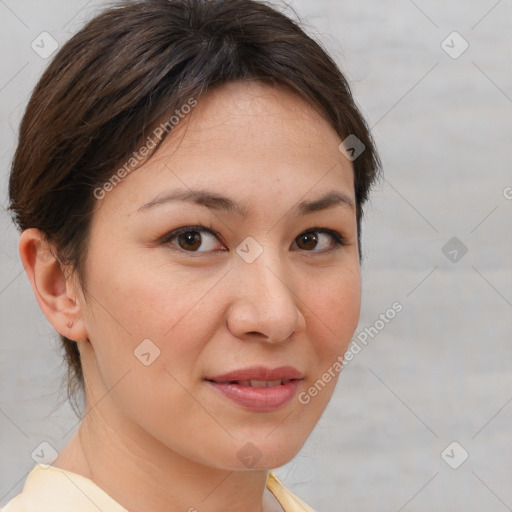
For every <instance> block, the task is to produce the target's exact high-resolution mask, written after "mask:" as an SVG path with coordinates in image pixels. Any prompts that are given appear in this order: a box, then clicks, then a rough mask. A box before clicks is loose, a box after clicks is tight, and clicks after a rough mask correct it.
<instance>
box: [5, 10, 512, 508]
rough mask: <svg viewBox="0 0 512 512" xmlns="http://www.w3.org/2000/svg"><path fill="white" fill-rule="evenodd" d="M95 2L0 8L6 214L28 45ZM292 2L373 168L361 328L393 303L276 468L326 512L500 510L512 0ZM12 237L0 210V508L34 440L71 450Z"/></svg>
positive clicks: (43, 331)
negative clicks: (302, 441)
mask: <svg viewBox="0 0 512 512" xmlns="http://www.w3.org/2000/svg"><path fill="white" fill-rule="evenodd" d="M98 5H101V3H98V2H96V4H95V3H94V2H86V1H85V0H72V1H70V0H68V1H44V2H42V1H36V0H25V1H19V0H18V1H16V0H0V20H1V25H0V48H1V51H2V66H1V69H0V72H1V75H0V109H1V122H0V141H1V153H0V158H1V164H2V165H1V171H0V172H1V175H0V178H1V179H0V188H1V202H2V205H6V202H7V186H6V185H7V178H8V171H9V164H10V159H11V157H12V154H13V150H14V148H15V141H16V135H15V132H16V129H17V126H18V123H19V121H20V117H21V115H22V112H23V109H24V107H25V105H26V102H27V99H28V97H29V94H30V91H31V89H32V88H33V86H34V85H35V83H36V81H37V78H38V77H39V76H40V74H41V72H42V70H43V68H44V66H45V64H46V62H47V61H45V60H44V59H42V58H41V57H40V56H38V55H37V54H36V53H35V52H34V51H33V50H32V49H31V46H30V45H31V42H32V41H33V40H34V39H35V38H36V37H37V36H38V35H39V34H40V33H41V32H43V31H47V32H49V33H51V35H52V36H53V37H54V38H55V39H56V40H57V41H58V42H59V43H63V42H64V41H65V40H66V39H67V38H68V37H69V36H70V35H71V34H72V33H74V32H75V31H76V30H77V29H78V28H79V27H80V26H81V25H82V23H83V22H84V20H86V19H88V18H90V17H91V16H92V15H93V14H94V12H96V10H97V9H98ZM292 6H293V8H294V9H295V10H296V11H297V12H298V14H299V15H300V16H301V17H302V18H304V20H305V22H306V23H307V24H308V25H311V26H312V27H314V32H315V34H316V37H317V38H319V39H320V40H321V41H322V42H323V44H324V45H325V46H326V47H327V49H328V50H329V51H330V52H331V53H332V54H333V56H334V57H335V58H336V60H337V61H338V63H339V64H340V65H341V66H342V69H343V70H344V71H345V72H346V74H347V77H348V78H349V80H350V81H351V83H352V84H353V91H354V93H355V96H356V99H357V101H358V103H359V104H360V105H361V106H362V109H363V112H364V113H365V115H366V116H367V118H368V120H369V123H370V125H371V126H372V127H373V129H374V134H375V137H376V141H377V144H378V147H379V149H380V152H381V155H382V159H383V163H384V180H383V181H382V182H381V183H380V185H379V186H378V187H377V188H376V190H375V192H374V195H373V199H372V201H371V203H370V204H369V205H368V208H367V213H366V220H365V224H364V231H363V239H364V251H365V258H366V259H365V262H364V267H363V309H362V315H361V321H360V325H359V327H358V330H357V333H359V332H360V331H363V330H364V329H365V328H366V327H369V326H372V325H374V323H375V321H376V320H378V318H379V315H380V314H381V313H385V311H386V310H387V309H388V308H389V307H390V306H391V304H392V303H393V302H395V301H399V302H400V303H401V304H402V305H403V311H402V312H401V313H399V314H398V315H397V316H396V317H395V319H393V320H392V321H391V322H390V323H389V324H387V325H386V326H385V327H384V328H383V329H382V330H380V332H379V333H378V335H377V336H375V337H374V338H373V339H372V338H370V342H369V343H368V345H367V346H366V347H364V348H363V350H362V351H361V352H360V353H359V354H357V356H356V357H355V359H354V360H352V361H351V362H350V364H349V365H348V366H347V367H346V368H345V369H344V370H343V371H342V374H341V376H340V380H339V383H338V387H337V389H336V392H335V394H334V397H333V399H332V401H331V403H330V405H329V407H328V409H327V410H326V412H325V414H324V415H323V416H322V418H321V421H320V422H319V424H318V426H317V428H316V429H315V431H314V432H313V434H312V435H311V437H310V438H309V440H308V442H307V443H306V445H305V446H304V447H303V449H302V450H301V452H300V453H299V454H298V455H297V457H295V459H294V460H293V461H291V462H290V463H289V464H287V465H285V466H283V467H281V468H279V469H278V470H277V471H276V474H277V475H278V476H279V477H281V478H282V480H283V481H284V482H285V483H286V484H287V485H288V486H289V487H290V489H292V490H293V491H294V492H296V493H297V494H298V495H299V496H301V497H302V498H303V499H304V500H305V501H306V502H308V503H309V504H310V505H311V506H312V507H314V508H315V509H317V510H318V511H323V512H335V511H336V512H338V511H339V510H350V511H369V510H379V511H401V510H405V511H417V512H422V511H427V510H428V511H431V510H464V511H466V512H473V511H475V512H476V511H478V512H480V511H482V510H485V511H486V512H493V511H496V512H502V511H505V510H512V486H511V481H512V436H511V435H510V432H511V424H512V372H511V370H510V366H511V360H512V343H511V337H510V328H511V326H512V320H511V318H512V315H511V313H512V286H511V285H512V272H511V271H510V267H511V261H512V259H511V255H512V237H511V233H512V229H511V228H512V221H511V219H512V215H511V214H512V200H511V199H507V198H506V197H505V196H506V190H509V191H510V192H511V193H510V194H509V195H508V197H510V196H511V195H512V189H507V188H506V187H512V173H511V171H510V156H511V155H510V149H511V139H512V126H511V125H512V122H511V120H512V116H511V114H512V75H511V63H512V55H511V53H512V52H511V44H510V43H511V37H510V36H511V31H510V29H511V25H512V21H511V20H512V17H511V14H512V2H511V1H510V0H501V1H496V0H488V1H487V0H485V1H484V0H471V1H468V0H464V1H463V0H459V1H432V0H428V1H427V0H423V1H421V0H416V1H415V2H413V1H412V0H411V1H408V0H400V1H398V0H396V1H386V2H382V1H378V0H364V1H359V2H353V1H351V2H349V1H348V0H347V1H345V0H341V1H334V0H331V1H328V0H324V1H319V0H315V1H313V0H300V1H299V0H296V1H294V2H293V3H292ZM453 31H457V32H459V33H460V34H461V36H462V37H463V38H464V39H465V40H466V41H467V43H468V44H469V47H468V49H467V50H466V51H465V52H464V53H463V54H462V55H460V56H459V57H458V58H452V57H450V56H449V55H448V54H447V53H446V52H445V51H444V50H443V48H442V46H441V44H442V41H443V40H445V39H446V38H447V36H448V35H449V34H451V33H452V32H453ZM445 44H448V45H449V46H452V47H453V48H451V50H450V51H451V52H452V53H453V52H456V51H458V50H459V49H460V48H462V47H461V44H460V41H457V39H456V38H455V39H454V38H453V36H452V37H451V38H448V40H447V43H445ZM504 192H505V193H504ZM452 237H457V238H458V239H459V241H460V242H459V244H460V243H462V244H464V246H466V247H467V253H466V254H465V255H464V256H463V257H462V258H461V257H460V255H461V251H460V250H459V251H458V253H457V258H458V259H457V261H451V260H450V259H449V258H448V257H447V256H446V255H445V254H444V253H443V251H442V248H443V246H444V245H445V244H446V243H447V242H448V240H450V239H451V238H452ZM17 238H18V235H17V233H16V231H15V229H14V228H13V226H12V224H11V222H10V219H9V217H8V215H7V214H5V211H2V212H1V215H0V243H1V247H0V265H1V267H0V336H1V343H2V345H1V361H0V429H1V437H0V504H1V505H4V504H5V503H6V502H7V501H8V500H9V499H10V498H12V497H13V496H14V495H15V494H17V493H18V492H20V491H21V489H22V485H23V481H24V479H25V477H26V474H27V472H28V471H29V470H30V469H31V468H32V467H33V465H34V461H33V460H32V459H31V457H30V454H31V452H32V451H33V450H34V448H35V447H36V446H37V445H38V444H39V443H40V442H42V441H48V442H50V443H51V444H52V445H54V446H56V447H58V448H61V447H63V446H64V445H65V444H66V442H67V440H68V439H69V438H70V436H71V434H72V430H74V428H75V427H76V424H77V420H76V417H75V416H74V415H73V413H72V411H71V409H70V407H69V406H68V405H67V404H66V403H65V402H63V399H64V393H63V391H62V389H63V388H62V387H61V386H60V382H61V378H62V365H61V362H60V358H59V355H58V344H57V342H56V341H55V337H54V336H53V334H52V329H51V327H50V326H49V324H48V322H47V321H46V319H45V318H44V316H43V314H42V313H41V312H40V310H39V307H38V305H37V303H36V301H35V298H34V296H33V294H32V291H31V288H30V285H29V282H28V279H27V278H26V276H25V274H24V273H23V272H22V267H21V264H20V262H19V258H18V253H17ZM460 247H462V246H460ZM459 249H460V248H459ZM450 250H452V249H450ZM445 252H447V251H445ZM453 441H457V442H458V443H459V445H460V446H461V447H462V448H460V447H456V448H455V449H454V451H453V452H452V451H450V450H448V454H449V456H450V457H448V458H446V460H449V461H450V462H451V463H452V465H454V464H455V463H457V462H460V460H461V458H460V457H461V454H462V453H463V452H462V449H464V450H466V451H467V452H468V454H469V458H468V459H467V460H466V461H465V462H464V463H463V464H462V465H460V466H459V467H458V468H457V469H452V468H451V467H450V466H449V465H448V464H447V463H446V462H445V460H443V458H442V456H441V452H443V450H444V449H445V448H446V447H447V446H448V445H449V444H450V443H451V442H453Z"/></svg>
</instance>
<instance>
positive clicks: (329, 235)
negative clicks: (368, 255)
mask: <svg viewBox="0 0 512 512" xmlns="http://www.w3.org/2000/svg"><path fill="white" fill-rule="evenodd" d="M295 243H296V244H297V247H298V248H299V249H302V250H304V251H309V252H321V253H326V252H329V251H331V250H334V249H338V248H339V247H340V246H343V245H346V242H345V238H344V237H343V236H342V235H341V234H340V233H338V232H337V231H333V230H331V229H313V230H309V231H304V233H301V234H300V235H299V236H298V237H297V238H295Z"/></svg>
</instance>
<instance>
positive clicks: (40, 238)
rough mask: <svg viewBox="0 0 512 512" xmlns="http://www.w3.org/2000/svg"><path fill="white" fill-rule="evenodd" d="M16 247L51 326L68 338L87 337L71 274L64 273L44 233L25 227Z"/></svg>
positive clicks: (80, 338) (77, 339)
mask: <svg viewBox="0 0 512 512" xmlns="http://www.w3.org/2000/svg"><path fill="white" fill-rule="evenodd" d="M18 249H19V254H20V258H21V261H22V264H23V267H24V268H25V272H26V273H27V277H28V278H29V280H30V284H31V285H32V290H33V292H34V295H35V297H36V300H37V303H38V304H39V307H40V308H41V310H42V311H43V313H44V315H45V316H46V318H47V319H48V321H49V322H50V324H51V325H52V326H53V328H54V329H55V330H56V331H57V332H58V333H59V334H62V335H63V336H65V337H66V338H69V339H70V340H75V341H81V340H85V339H87V331H86V328H85V326H84V324H83V320H82V310H81V305H80V302H79V300H78V293H77V290H76V286H75V283H74V281H73V278H72V275H66V273H65V272H64V269H63V267H62V265H61V264H60V262H59V261H58V260H57V259H56V257H55V256H54V252H55V251H53V253H52V250H51V249H52V247H51V245H50V244H49V243H48V242H47V241H46V240H45V237H44V235H43V233H42V232H41V231H39V230H38V229H35V228H29V229H26V230H25V231H23V232H22V233H21V235H20V240H19V245H18Z"/></svg>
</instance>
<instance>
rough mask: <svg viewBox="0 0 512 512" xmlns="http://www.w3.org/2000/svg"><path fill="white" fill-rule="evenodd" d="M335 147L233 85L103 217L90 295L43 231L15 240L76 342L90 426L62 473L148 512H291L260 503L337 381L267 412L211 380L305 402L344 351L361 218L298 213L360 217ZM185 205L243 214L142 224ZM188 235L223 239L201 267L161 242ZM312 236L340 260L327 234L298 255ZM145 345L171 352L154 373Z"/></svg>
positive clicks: (55, 319) (351, 324) (63, 456)
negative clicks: (278, 383)
mask: <svg viewBox="0 0 512 512" xmlns="http://www.w3.org/2000/svg"><path fill="white" fill-rule="evenodd" d="M340 142H341V138H340V136H339V135H337V134H336V132H335V131H334V130H333V128H332V127H331V126H330V124H329V123H328V122H327V121H325V120H324V119H323V118H322V117H321V116H320V115H319V114H318V113H317V112H316V111H315V110H314V109H313V108H312V107H311V106H310V105H309V104H307V103H305V102H304V101H303V100H302V99H300V98H299V97H298V96H296V95H295V94H293V93H292V92H291V91H289V90H288V89H286V88H284V87H283V86H275V87H271V86H269V85H264V84H261V83H259V82H231V83H228V84H225V85H223V86H221V87H220V88H217V89H214V90H211V91H209V92H208V93H207V94H206V95H205V96H204V97H203V98H202V99H201V101H200V102H199V104H198V105H197V107H195V109H194V110H193V111H192V113H191V114H189V115H188V116H187V117H186V119H185V120H184V121H182V122H181V123H180V124H179V125H178V126H177V127H175V128H174V129H173V131H172V133H171V135H170V136H169V137H168V138H167V139H166V140H165V141H164V142H163V144H162V145H161V147H160V148H159V149H158V151H157V152H156V153H155V154H154V155H153V157H152V158H151V159H149V160H148V161H147V162H145V163H144V164H143V165H141V166H140V167H139V168H138V169H137V170H136V171H135V172H133V173H131V174H130V175H128V176H126V177H125V178H124V179H123V180H122V182H121V183H120V184H118V185H117V186H116V187H114V188H113V190H111V191H110V192H108V193H107V194H106V196H105V197H104V198H103V199H101V200H98V203H97V208H96V210H95V212H94V215H93V218H92V226H91V233H90V239H89V252H88V256H87V262H86V276H87V279H86V284H85V287H84V289H81V288H80V286H79V285H78V283H77V280H76V278H75V276H73V274H72V273H71V271H69V269H65V268H61V267H60V266H59V265H58V263H57V262H56V261H55V260H54V259H53V258H52V257H51V254H50V253H49V247H48V246H47V245H46V244H45V243H44V241H43V240H42V238H41V234H40V233H39V232H38V231H37V230H35V229H28V230H26V231H24V232H23V233H22V235H21V238H20V246H19V247H20V255H21V258H22V260H23V264H24V266H25V268H26V271H27V275H28V277H29V279H30V281H31V284H32V287H33V290H34V293H35V296H36V298H37V301H38V303H39V305H40V307H41V309H42V310H43V312H44V314H45V315H46V317H47V318H48V320H49V321H50V323H51V324H52V325H53V327H54V328H55V329H56V330H57V331H58V332H59V333H61V334H63V335H65V336H67V337H68V338H70V339H73V340H76V341H77V342H78V346H79V349H80V354H81V358H82V365H83V370H84V375H85V381H86V403H87V409H86V414H85V417H84V419H83V421H82V423H81V425H80V427H79V429H78V431H77V433H76V434H75V435H74V437H73V438H72V439H71V441H70V443H69V444H68V445H67V446H66V447H65V448H64V449H63V450H62V451H61V453H60V455H59V457H58V459H57V460H56V461H55V462H54V463H53V465H54V466H56V467H60V468H63V469H67V470H69V471H73V472H75V473H79V474H81V475H83V476H85V477H87V478H90V479H91V480H93V481H94V482H95V483H96V484H98V485H99V486H100V487H101V488H103V489H104V490H105V491H106V492H107V493H109V494H110V495H111V496H112V497H113V498H114V499H115V500H116V501H118V502H119V503H120V504H121V505H123V506H124V507H126V508H127V509H129V510H136V511H137V512H160V511H161V512H164V511H165V512H173V511H187V510H189V509H190V510H193V509H192V508H191V507H194V508H195V509H197V510H198V511H200V512H219V511H221V510H230V511H232V512H236V511H238V512H262V511H263V512H273V511H275V510H282V509H281V507H280V506H279V505H278V503H277V500H275V498H273V496H272V495H271V494H270V492H269V491H268V490H266V488H265V483H266V479H267V474H268V470H269V469H272V468H277V467H279V466H282V465H283V464H285V463H287V462H288V461H290V460H291V459H292V458H293V457H294V456H295V455H296V454H297V453H298V451H299V450H300V448H301V447H302V446H303V444H304V443H305V441H306V439H307V438H308V436H309V435H310V433H311V431H312V430H313V428H314V427H315V425H316V424H317V422H318V420H319V419H320V416H321V415H322V413H323V411H324V410H325V408H326V406H327V404H328V402H329V400H330V398H331V396H332V393H333V391H334V388H335V385H336V382H337V378H338V375H339V374H338V373H336V378H334V379H332V380H331V381H330V382H329V383H327V384H326V386H325V387H324V389H322V390H321V391H320V392H319V393H318V395H317V396H315V397H313V398H311V400H310V402H309V403H308V404H305V405H304V404H301V403H300V402H299V401H298V399H297V397H295V398H294V399H293V400H292V401H291V402H289V403H288V404H286V405H285V406H283V407H281V408H280V409H278V410H275V411H272V412H253V411H250V410H247V409H245V408H243V407H241V406H239V405H237V404H235V403H233V402H231V401H230V400H229V399H227V398H225V397H224V396H223V395H221V394H220V393H219V392H218V391H217V390H216V389H213V388H212V386H211V385H209V384H208V383H207V382H206V381H205V380H204V379H205V378H206V377H212V376H215V375H219V374H222V373H225V372H228V371H231V370H235V369H239V368H243V367H247V366H252V365H254V364H261V365H265V366H268V367H271V368H275V367H278V366H281V365H292V366H295V367H296V368H297V369H299V370H300V371H301V372H303V374H304V375H305V378H304V380H303V381H302V382H301V384H300V387H299V392H300V391H304V390H307V389H308V388H309V387H310V386H311V385H312V384H313V383H315V382H316V381H317V380H318V379H319V378H321V376H322V374H323V373H324V372H326V371H327V370H328V368H329V367H331V366H332V365H333V363H334V362H335V361H336V358H337V357H338V356H340V355H342V354H344V353H345V351H346V349H347V348H348V345H349V343H350V340H351V338H352V336H353V334H354V331H355V329H356V327H357V323H358V320H359V312H360V298H361V295H360V294H361V280H360V267H359V254H358V248H357V229H356V213H355V210H354V209H352V208H350V207H349V206H347V205H336V206H332V207H330V208H328V209H324V210H319V211H316V212H313V213H309V214H307V215H298V213H297V212H295V211H293V208H294V207H295V206H296V204H297V203H298V202H300V201H303V200H308V201H311V200H314V199H316V198H318V197H320V196H322V195H323V194H324V193H325V192H327V191H331V190H335V191H337V192H340V193H343V194H345V195H346V196H348V197H349V198H351V199H352V201H355V196H354V186H353V168H352V164H351V162H350V161H349V160H348V159H346V158H345V157H344V156H343V155H342V154H341V152H340V151H339V149H338V145H339V143H340ZM177 188H186V189H187V188H191V189H196V188H201V189H203V190H209V191H212V192H216V193H219V194H223V195H227V196H229V197H230V198H232V199H233V200H236V201H240V202H244V203H245V204H246V206H247V209H248V212H249V213H248V215H247V218H245V219H244V218H242V217H240V216H239V215H237V214H236V213H233V212H228V211H223V210H215V209H209V208H207V207H206V206H204V205H198V204H195V203H193V202H184V201H174V202H168V203H162V204H160V205H158V206H154V207H152V208H146V209H143V210H141V211H138V209H139V208H140V207H141V206H143V205H144V204H146V203H148V202H150V201H151V200H153V199H154V198H155V197H157V196H158V197H161V196H162V195H165V193H167V192H168V191H172V190H175V189H177ZM195 224H203V225H205V226H207V227H208V226H211V227H212V228H213V229H214V230H215V231H217V232H218V233H219V238H216V236H215V235H212V234H208V233H204V232H202V233H201V234H200V236H201V237H202V242H201V243H202V244H203V245H201V246H200V251H201V252H193V251H190V250H189V251H187V250H185V249H183V248H180V247H179V245H178V239H176V238H174V239H173V241H169V242H167V243H165V242H162V240H161V239H162V237H163V236H164V235H166V234H167V233H170V232H171V231H172V230H174V229H176V228H179V227H182V226H191V225H192V226H193V225H195ZM311 228H329V229H332V230H335V231H338V232H339V233H341V234H342V235H343V236H344V237H345V238H346V240H347V245H345V246H340V247H335V249H334V250H333V251H331V252H329V253H327V252H325V251H326V250H327V249H328V248H329V247H331V246H332V245H333V239H332V238H331V237H330V236H329V235H328V234H322V233H318V235H319V237H318V242H317V245H315V243H313V244H310V245H308V244H307V243H304V242H301V240H302V239H301V238H300V237H299V235H301V234H302V233H303V232H304V231H306V230H309V229H311ZM248 236H251V237H253V238H254V239H255V240H256V241H257V242H258V244H259V245H260V246H261V248H262V249H263V252H262V254H261V255H260V256H259V257H258V258H257V259H256V260H255V261H254V262H252V263H247V262H246V261H244V259H242V258H241V257H240V256H239V255H238V254H237V252H236V248H237V247H238V246H239V245H240V244H241V242H242V241H243V240H244V239H245V238H246V237H248ZM297 237H299V241H297ZM182 239H183V237H182ZM185 242H186V241H185ZM185 247H187V248H189V247H190V244H189V245H185ZM66 270H68V271H67V272H66ZM144 339H150V340H152V342H153V343H154V344H155V345H156V346H157V347H158V348H159V350H160V356H159V357H158V358H156V359H155V360H154V361H153V362H152V363H151V364H150V365H148V366H145V365H144V364H142V363H141V362H140V361H139V359H138V358H137V357H134V350H135V349H136V348H137V347H138V346H139V344H140V343H141V341H142V340H144ZM247 442H251V443H253V444H254V445H255V446H256V447H257V448H258V450H259V451H260V452H261V458H260V459H259V460H258V461H257V463H256V464H255V465H254V466H253V467H251V468H249V467H246V466H245V465H244V464H243V463H242V462H241V461H240V460H239V458H238V457H237V452H238V451H239V450H240V449H241V448H242V447H244V445H245V444H246V443H247Z"/></svg>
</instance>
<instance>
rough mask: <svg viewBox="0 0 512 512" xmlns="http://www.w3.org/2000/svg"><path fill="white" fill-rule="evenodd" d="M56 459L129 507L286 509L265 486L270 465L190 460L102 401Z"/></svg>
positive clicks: (139, 511)
mask: <svg viewBox="0 0 512 512" xmlns="http://www.w3.org/2000/svg"><path fill="white" fill-rule="evenodd" d="M93 403H96V401H94V402H93ZM106 411H108V412H106ZM121 420H122V421H121ZM114 426H115V427H114ZM53 465H54V466H56V467H60V468H61V469H66V470H68V471H72V472H74V473H77V474H81V475H82V476H84V477H86V478H89V479H90V480H92V481H93V482H94V483H95V484H96V485H98V486H99V487H100V488H102V489H103V490H104V491H105V492H106V493H107V494H109V495H110V496H111V497H112V498H113V499H114V500H115V501H117V502H118V503H119V504H120V505H121V506H123V507H124V508H126V509H127V510H128V511H134V512H135V511H136V512H164V511H165V512H175V511H176V512H178V511H179V512H183V511H187V512H197V511H201V512H221V511H224V510H230V511H232V512H274V511H282V508H281V506H280V505H279V504H278V502H277V500H276V498H275V497H274V496H273V494H272V493H271V492H270V491H269V490H268V489H267V488H266V481H267V476H268V471H267V470H265V469H263V470H245V471H233V470H229V469H223V468H217V467H213V466H208V465H207V464H203V463H201V462H197V461H193V460H190V459H188V458H187V457H186V456H184V455H182V454H179V453H177V452H175V451H173V450H171V449H169V448H168V447H167V446H165V445H163V444H161V443H160V442H158V440H156V439H155V438H153V437H152V436H150V435H148V433H147V432H146V431H143V430H142V429H141V428H140V427H139V426H137V425H134V424H133V423H131V422H130V421H129V419H127V418H118V417H116V416H115V414H113V411H110V410H109V409H108V408H105V407H100V406H99V405H97V406H96V407H94V408H92V409H91V410H90V411H89V412H88V413H87V414H86V415H85V417H84V420H83V421H82V424H81V425H80V428H79V429H78V431H77V432H76V434H75V435H74V437H73V438H72V439H71V441H70V443H69V444H68V446H67V447H66V448H65V449H64V450H63V451H62V452H61V454H60V456H59V458H58V459H57V460H56V461H55V463H54V464H53Z"/></svg>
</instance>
